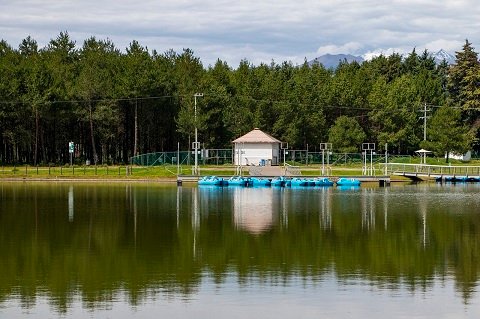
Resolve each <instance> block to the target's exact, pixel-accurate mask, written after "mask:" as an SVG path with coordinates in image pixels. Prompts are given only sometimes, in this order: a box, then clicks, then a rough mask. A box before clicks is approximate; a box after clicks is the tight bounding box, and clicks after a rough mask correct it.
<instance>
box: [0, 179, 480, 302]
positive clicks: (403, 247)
mask: <svg viewBox="0 0 480 319" xmlns="http://www.w3.org/2000/svg"><path fill="white" fill-rule="evenodd" d="M479 194H480V192H479V187H478V186H475V185H467V186H462V187H458V188H457V187H455V186H452V185H450V186H445V185H442V186H437V185H412V186H401V187H391V188H376V187H361V188H357V189H348V190H344V189H339V188H335V187H329V188H314V189H306V188H303V189H289V188H284V189H280V188H258V189H256V188H255V189H254V188H229V187H226V188H218V187H214V188H197V187H186V186H184V187H171V186H161V185H155V184H139V185H135V184H126V185H125V184H108V185H97V184H95V185H89V184H72V185H68V184H61V183H60V184H29V183H18V184H17V183H11V184H0V197H1V198H0V199H1V200H0V269H1V270H2V271H1V272H0V305H1V303H2V302H9V301H10V300H12V299H15V298H18V299H20V300H23V301H22V304H23V305H24V307H25V308H30V307H32V305H35V304H36V300H37V298H40V297H42V298H44V297H45V296H46V297H45V298H47V299H48V300H49V302H50V303H53V304H54V305H55V307H56V309H57V310H58V311H66V310H67V309H69V308H70V307H71V304H72V303H74V302H75V299H77V300H78V299H80V300H81V303H82V304H83V305H84V306H85V307H87V308H91V309H98V308H102V307H105V305H106V304H107V305H108V304H109V303H111V302H115V300H117V299H118V298H120V297H118V296H122V295H125V296H127V297H126V299H127V300H128V303H129V304H132V305H139V304H142V303H143V302H146V301H147V300H151V299H156V298H160V299H162V298H165V299H167V300H172V299H177V298H180V299H181V300H194V299H195V298H197V297H198V295H199V293H200V292H201V289H202V288H201V287H202V285H204V284H205V281H206V280H207V279H208V280H212V281H213V282H214V286H215V287H220V288H218V291H217V293H218V294H220V295H222V292H223V290H222V289H223V288H222V287H224V285H225V283H226V282H232V281H235V282H237V283H238V285H239V286H241V287H265V285H267V284H266V283H268V285H267V286H272V287H273V286H283V287H291V286H292V285H293V286H295V285H296V284H295V283H296V282H303V283H308V285H312V286H322V285H323V284H324V282H325V281H326V280H327V279H332V278H334V279H335V280H334V281H336V282H338V285H339V286H341V287H343V288H342V289H344V290H345V291H346V292H345V293H347V294H348V291H349V289H350V288H349V287H350V285H357V284H359V283H366V284H365V285H367V286H371V287H377V289H378V290H380V291H384V290H385V291H387V292H385V294H389V293H393V292H395V291H399V290H406V291H411V292H416V291H421V292H425V293H428V292H431V291H432V290H433V289H434V287H436V286H437V285H442V284H443V283H445V281H449V280H451V281H453V282H454V284H455V289H456V291H457V292H458V293H459V294H460V296H461V300H462V301H463V302H464V303H465V304H468V303H469V302H471V300H472V298H473V296H475V295H476V292H477V285H478V274H479V268H478V267H479V262H480V251H479V250H478V247H479V245H480V222H479V221H480V219H479V218H478V217H479V215H478V214H479V213H478V205H479V203H480V195H479ZM66 212H68V215H67V214H66ZM377 223H378V224H377ZM382 224H383V225H382ZM295 287H296V286H295ZM299 287H303V288H299V289H309V288H305V286H304V285H302V284H299ZM230 292H231V291H230Z"/></svg>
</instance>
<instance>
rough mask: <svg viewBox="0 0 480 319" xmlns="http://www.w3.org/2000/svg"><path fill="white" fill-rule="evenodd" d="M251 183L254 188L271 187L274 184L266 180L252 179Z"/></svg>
mask: <svg viewBox="0 0 480 319" xmlns="http://www.w3.org/2000/svg"><path fill="white" fill-rule="evenodd" d="M251 181H252V186H253V187H262V186H270V185H271V184H272V182H271V181H270V180H269V179H266V178H258V177H252V178H251Z"/></svg>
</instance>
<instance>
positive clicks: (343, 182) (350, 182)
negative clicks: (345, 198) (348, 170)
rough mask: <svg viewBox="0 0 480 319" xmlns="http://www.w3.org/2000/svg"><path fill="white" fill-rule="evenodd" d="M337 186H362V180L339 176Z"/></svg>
mask: <svg viewBox="0 0 480 319" xmlns="http://www.w3.org/2000/svg"><path fill="white" fill-rule="evenodd" d="M337 186H360V181H359V180H358V179H355V178H344V177H342V178H339V179H338V180H337Z"/></svg>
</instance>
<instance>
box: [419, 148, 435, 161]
mask: <svg viewBox="0 0 480 319" xmlns="http://www.w3.org/2000/svg"><path fill="white" fill-rule="evenodd" d="M431 152H432V151H427V150H424V149H423V148H422V149H420V150H418V151H415V153H417V154H418V155H420V157H421V158H422V164H426V163H427V154H428V153H431Z"/></svg>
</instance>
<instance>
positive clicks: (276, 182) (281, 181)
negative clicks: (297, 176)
mask: <svg viewBox="0 0 480 319" xmlns="http://www.w3.org/2000/svg"><path fill="white" fill-rule="evenodd" d="M286 182H287V180H286V179H285V177H283V176H280V177H275V178H273V179H272V180H271V185H272V186H277V187H283V186H285V184H286Z"/></svg>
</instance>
